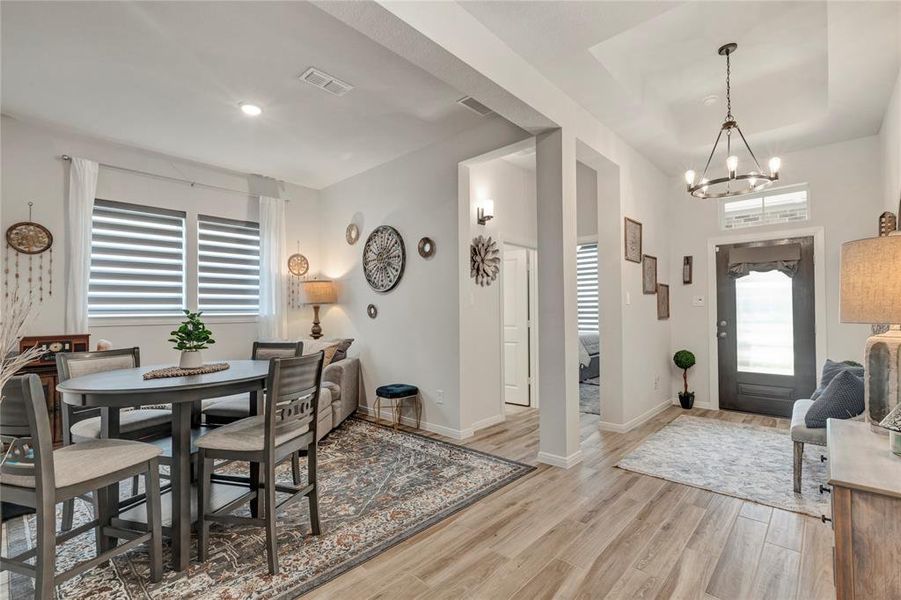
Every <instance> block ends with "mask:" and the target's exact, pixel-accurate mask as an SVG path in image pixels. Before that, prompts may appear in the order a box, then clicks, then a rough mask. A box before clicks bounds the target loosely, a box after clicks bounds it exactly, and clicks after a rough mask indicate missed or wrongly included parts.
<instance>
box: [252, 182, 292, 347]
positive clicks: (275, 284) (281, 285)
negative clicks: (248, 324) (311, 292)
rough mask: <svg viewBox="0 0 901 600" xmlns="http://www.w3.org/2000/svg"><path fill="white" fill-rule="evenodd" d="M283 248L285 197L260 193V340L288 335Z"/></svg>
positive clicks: (284, 241) (281, 338)
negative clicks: (261, 194)
mask: <svg viewBox="0 0 901 600" xmlns="http://www.w3.org/2000/svg"><path fill="white" fill-rule="evenodd" d="M287 247H288V244H287V233H286V231H285V200H283V199H281V198H269V197H267V196H260V317H259V320H258V327H259V339H260V340H261V341H274V340H285V339H287V338H288V294H287V279H288V265H287V262H286V261H287V256H286V254H285V252H286V250H287Z"/></svg>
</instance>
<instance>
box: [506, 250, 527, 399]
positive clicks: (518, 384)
mask: <svg viewBox="0 0 901 600" xmlns="http://www.w3.org/2000/svg"><path fill="white" fill-rule="evenodd" d="M503 281H504V292H503V293H504V402H507V403H508V404H519V405H520V406H529V258H528V250H526V249H525V248H521V247H519V246H511V245H509V244H505V245H504V278H503Z"/></svg>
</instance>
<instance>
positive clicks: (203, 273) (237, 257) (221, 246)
mask: <svg viewBox="0 0 901 600" xmlns="http://www.w3.org/2000/svg"><path fill="white" fill-rule="evenodd" d="M197 307H198V310H200V311H202V312H204V313H207V314H220V315H222V314H228V315H247V314H254V315H255V314H259V312H260V225H259V223H252V222H250V221H234V220H232V219H223V218H220V217H210V216H207V215H198V216H197Z"/></svg>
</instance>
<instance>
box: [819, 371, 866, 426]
mask: <svg viewBox="0 0 901 600" xmlns="http://www.w3.org/2000/svg"><path fill="white" fill-rule="evenodd" d="M842 371H851V372H852V373H853V374H854V375H856V376H857V377H863V366H861V365H860V364H858V363H856V362H854V361H850V360H845V361H841V362H839V361H833V360H829V359H828V358H827V359H826V364H824V365H823V374H822V375H821V376H820V385H819V386H818V387H817V389H816V390H815V391H814V392H813V394H811V395H810V399H811V400H816V399H817V398H819V397H820V395H821V394H822V393H823V390H825V389H826V386H828V385H829V382H831V381H832V379H833V378H834V377H835V376H836V375H838V374H839V373H841V372H842ZM824 427H825V425H824Z"/></svg>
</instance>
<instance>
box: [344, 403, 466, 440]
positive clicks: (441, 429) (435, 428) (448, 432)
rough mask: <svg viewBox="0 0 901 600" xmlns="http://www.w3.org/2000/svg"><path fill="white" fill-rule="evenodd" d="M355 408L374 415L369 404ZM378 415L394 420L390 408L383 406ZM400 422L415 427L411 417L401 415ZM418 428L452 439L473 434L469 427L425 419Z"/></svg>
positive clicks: (371, 415) (384, 419)
mask: <svg viewBox="0 0 901 600" xmlns="http://www.w3.org/2000/svg"><path fill="white" fill-rule="evenodd" d="M357 410H358V411H360V412H361V413H363V414H365V415H368V416H370V417H375V409H374V408H371V407H369V406H363V405H360V406H358V407H357ZM380 417H381V419H382V421H383V422H386V423H388V424H391V423H393V422H394V410H393V409H390V408H383V409H382V412H381V415H380ZM400 422H401V423H402V424H403V425H406V426H407V427H414V428H415V427H416V419H414V418H412V417H405V416H401V418H400ZM419 428H420V429H422V430H423V431H428V432H430V433H437V434H438V435H443V436H445V437H449V438H451V439H454V440H465V439H466V438H470V437H472V436H473V435H474V434H475V432H474V431H473V429H472V428H471V427H469V428H467V429H453V428H451V427H445V426H444V425H435V424H434V423H428V422H426V421H422V422H421V423H420V424H419Z"/></svg>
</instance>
